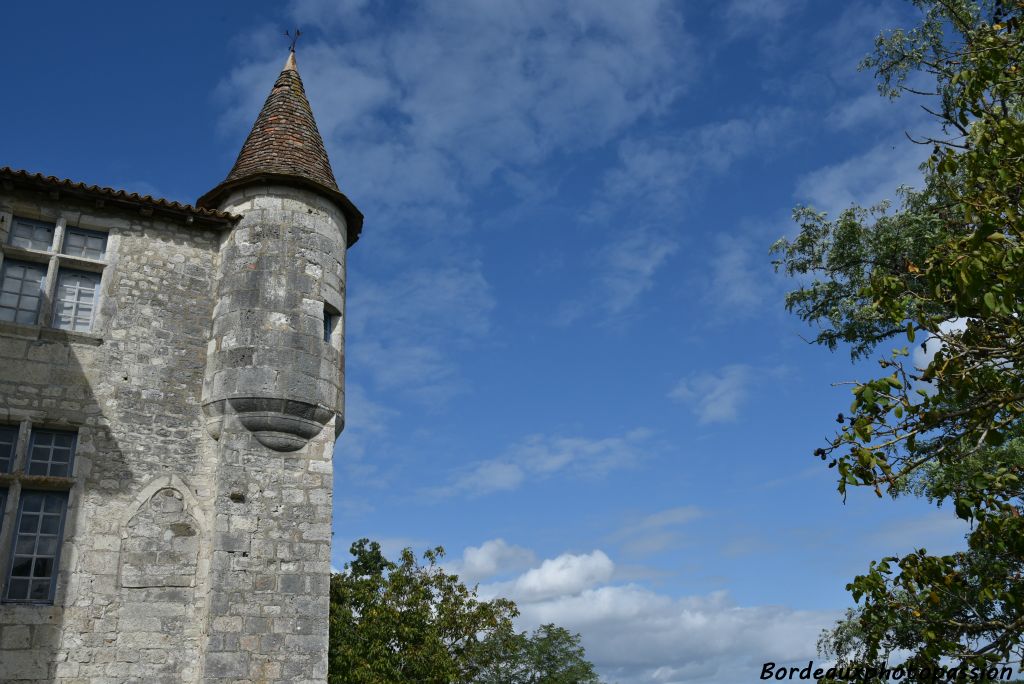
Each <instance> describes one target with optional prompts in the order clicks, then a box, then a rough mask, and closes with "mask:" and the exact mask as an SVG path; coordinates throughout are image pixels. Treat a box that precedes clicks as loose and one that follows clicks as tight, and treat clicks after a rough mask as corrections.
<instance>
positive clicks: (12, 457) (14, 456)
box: [0, 425, 21, 515]
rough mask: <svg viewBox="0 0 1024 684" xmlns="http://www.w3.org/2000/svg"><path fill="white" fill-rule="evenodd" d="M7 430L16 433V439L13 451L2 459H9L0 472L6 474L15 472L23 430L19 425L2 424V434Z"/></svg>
mask: <svg viewBox="0 0 1024 684" xmlns="http://www.w3.org/2000/svg"><path fill="white" fill-rule="evenodd" d="M5 432H11V433H13V435H14V441H12V442H11V453H10V454H9V455H8V456H7V457H5V458H2V460H4V461H7V467H6V468H4V467H3V466H0V474H5V475H6V474H8V473H13V472H14V462H15V461H16V460H17V458H18V433H19V432H21V430H20V428H19V426H17V425H0V434H3V433H5ZM0 515H2V513H0Z"/></svg>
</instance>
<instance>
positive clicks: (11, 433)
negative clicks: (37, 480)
mask: <svg viewBox="0 0 1024 684" xmlns="http://www.w3.org/2000/svg"><path fill="white" fill-rule="evenodd" d="M17 444H18V428H17V427H15V426H13V425H0V473H9V472H11V468H12V467H13V466H14V449H15V447H16V446H17ZM0 515H3V511H0Z"/></svg>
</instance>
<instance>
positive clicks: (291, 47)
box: [284, 29, 302, 52]
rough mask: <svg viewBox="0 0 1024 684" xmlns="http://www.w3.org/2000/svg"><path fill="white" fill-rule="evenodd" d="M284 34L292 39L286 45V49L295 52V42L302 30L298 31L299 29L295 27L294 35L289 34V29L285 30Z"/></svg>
mask: <svg viewBox="0 0 1024 684" xmlns="http://www.w3.org/2000/svg"><path fill="white" fill-rule="evenodd" d="M284 35H286V36H288V37H289V38H291V39H292V44H291V45H289V46H288V49H289V50H290V51H291V52H295V43H297V42H298V41H299V36H301V35H302V31H300V30H299V29H295V35H294V36H293V35H292V34H291V31H285V32H284Z"/></svg>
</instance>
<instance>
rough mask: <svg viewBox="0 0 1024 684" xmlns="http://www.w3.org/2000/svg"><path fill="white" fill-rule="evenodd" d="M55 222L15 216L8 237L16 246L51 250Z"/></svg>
mask: <svg viewBox="0 0 1024 684" xmlns="http://www.w3.org/2000/svg"><path fill="white" fill-rule="evenodd" d="M54 228H55V226H54V224H52V223H47V222H46V221H33V220H32V219H26V218H21V217H20V216H15V217H14V219H13V220H12V221H11V236H10V237H9V238H8V242H10V243H11V244H12V245H14V246H15V247H25V248H26V249H41V250H49V249H51V248H52V247H53V233H54Z"/></svg>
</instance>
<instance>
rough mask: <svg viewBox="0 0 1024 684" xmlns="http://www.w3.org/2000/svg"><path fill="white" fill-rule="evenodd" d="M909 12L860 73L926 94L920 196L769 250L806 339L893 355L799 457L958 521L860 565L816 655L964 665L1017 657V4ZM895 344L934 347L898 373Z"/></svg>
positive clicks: (1020, 188)
mask: <svg viewBox="0 0 1024 684" xmlns="http://www.w3.org/2000/svg"><path fill="white" fill-rule="evenodd" d="M913 4H914V5H915V6H917V7H918V8H919V9H920V10H921V15H922V20H921V23H920V25H918V26H917V27H916V28H914V29H912V30H910V31H902V30H896V31H891V32H889V33H887V34H883V35H882V36H881V37H879V39H878V41H877V43H876V50H875V53H874V54H873V55H872V56H870V57H868V58H867V59H866V60H865V62H864V66H866V67H867V68H870V69H873V70H874V71H875V73H876V74H877V76H878V77H879V88H880V90H881V91H882V93H883V94H885V95H888V96H890V97H896V96H901V95H905V94H911V95H913V96H915V97H921V98H923V99H926V100H929V102H928V103H927V104H926V105H925V106H926V108H927V109H928V110H929V111H930V112H932V113H933V114H934V115H935V117H936V119H937V121H938V123H939V124H940V125H941V130H942V132H943V133H942V135H943V137H941V138H927V139H925V140H922V141H919V142H921V143H922V144H927V145H929V146H930V147H931V150H932V153H931V156H930V158H929V160H928V162H927V163H926V165H925V168H924V170H925V188H924V189H923V190H921V191H919V192H913V191H910V190H906V189H904V190H903V191H902V194H901V202H900V207H899V210H898V211H896V212H894V213H889V212H888V211H887V207H884V206H883V207H876V208H874V209H871V210H865V209H860V208H853V209H850V210H847V211H846V212H844V213H843V214H842V215H841V216H839V217H838V218H837V219H835V220H829V219H828V217H827V216H825V215H823V214H819V213H816V212H814V211H812V210H810V209H807V208H798V209H797V210H796V212H795V216H796V220H797V221H798V223H800V226H801V231H800V235H799V236H798V237H797V238H795V239H794V240H792V241H789V240H780V241H779V242H778V243H776V245H775V246H774V247H773V251H774V252H775V254H776V255H777V257H778V259H777V261H776V266H777V268H779V269H781V270H784V271H785V272H786V273H787V274H789V275H791V276H794V277H796V278H798V279H800V281H801V282H803V283H804V284H803V285H802V286H801V287H799V288H798V289H797V290H796V291H794V292H793V293H791V294H790V295H789V296H788V298H787V306H788V307H789V309H790V310H792V311H795V312H796V313H797V315H799V316H800V317H801V318H803V319H804V320H805V321H808V322H811V323H814V324H817V325H818V326H820V332H819V334H818V336H817V338H816V341H817V342H818V343H821V344H825V345H827V346H828V347H830V348H833V349H834V348H835V347H836V346H837V345H838V344H840V343H847V344H849V345H850V347H851V351H852V353H853V355H854V357H855V358H857V357H864V356H866V355H869V354H870V353H872V352H873V351H876V350H877V348H878V345H879V344H881V343H882V342H884V341H887V340H893V341H896V343H897V345H898V347H897V348H896V349H895V350H893V351H892V352H891V353H890V354H888V355H886V356H884V357H883V358H881V359H880V360H879V365H880V367H881V374H880V375H879V376H878V377H876V378H874V379H869V380H865V381H861V382H855V383H851V384H852V385H853V386H852V388H851V389H852V393H853V397H852V398H853V402H852V405H851V406H850V414H849V416H843V415H842V414H841V415H840V416H839V419H838V420H839V422H840V424H841V425H842V427H841V429H840V431H839V433H838V434H836V435H835V437H834V438H832V439H831V440H830V441H829V442H828V444H827V445H826V446H825V447H824V448H821V449H818V450H817V451H816V452H815V453H816V456H818V457H820V458H821V459H822V460H824V461H828V465H829V467H830V468H835V469H836V470H837V474H838V479H839V487H838V488H839V491H840V493H841V494H843V495H844V496H845V494H846V492H847V489H848V488H849V487H869V488H871V489H873V490H874V491H875V492H876V493H877V494H878V495H879V496H882V494H883V491H888V493H890V494H892V495H898V494H902V493H906V492H911V493H918V494H922V495H924V496H927V497H928V498H930V499H932V500H933V501H935V502H936V503H938V504H941V503H943V502H944V501H950V502H952V504H953V508H954V511H955V514H956V515H957V516H958V517H960V518H962V519H964V520H969V521H971V522H972V523H973V525H974V527H973V530H972V532H971V534H970V535H969V539H968V549H967V550H966V551H964V552H962V553H958V554H953V555H950V556H934V555H929V554H928V553H927V551H926V550H925V549H919V550H918V551H917V552H915V553H913V554H910V555H908V556H905V557H902V558H885V559H882V560H881V561H878V562H876V563H872V564H871V566H870V568H869V571H868V573H867V574H865V575H862V576H859V577H857V578H856V579H854V581H853V582H852V583H851V584H850V585H849V589H850V590H851V592H852V594H853V597H854V599H855V600H856V601H858V602H859V603H860V605H859V607H858V609H857V610H856V611H855V612H854V613H852V614H851V615H850V616H849V617H848V619H847V620H846V621H845V622H844V623H842V624H840V625H839V626H838V627H837V628H836V630H833V631H831V632H829V633H828V634H826V635H825V637H824V641H823V650H824V651H826V652H828V653H831V654H833V655H835V656H837V657H838V658H839V659H840V660H841V661H842V662H846V663H867V664H872V663H877V662H878V661H879V660H880V659H884V658H885V657H887V656H888V655H889V654H890V653H892V652H893V651H894V650H895V649H903V650H906V651H908V652H910V653H911V656H910V659H909V663H908V664H910V665H912V666H918V667H924V666H935V665H937V664H938V663H939V662H940V659H941V658H951V659H954V660H955V661H958V662H963V663H965V664H967V665H969V666H980V665H982V664H983V663H986V662H994V661H997V660H999V659H1006V658H1010V657H1011V656H1016V657H1018V658H1021V657H1024V652H1022V646H1021V641H1022V636H1024V583H1022V581H1021V578H1022V574H1021V573H1022V571H1024V518H1022V517H1021V513H1022V512H1024V506H1022V486H1021V477H1022V476H1024V459H1022V446H1021V445H1022V444H1024V442H1022V440H1021V438H1022V437H1024V427H1022V425H1024V421H1022V416H1024V343H1022V341H1024V316H1022V314H1024V206H1022V193H1024V66H1022V65H1024V40H1022V30H1024V0H980V1H976V2H971V1H970V0H913ZM922 76H923V77H924V78H925V79H928V80H931V81H933V82H934V87H933V88H931V89H930V90H922V89H921V88H922V86H920V85H919V83H920V81H921V77H922ZM909 84H913V85H909ZM904 337H905V339H906V341H907V342H908V343H909V344H916V343H922V342H929V344H930V346H931V347H934V348H937V349H938V351H937V353H935V355H934V356H933V357H932V358H931V360H930V361H929V362H928V363H927V365H926V366H925V367H923V368H918V367H915V366H914V364H913V363H912V362H911V361H910V359H911V356H910V354H909V350H908V346H906V345H903V344H901V342H902V339H903V338H904Z"/></svg>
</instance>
